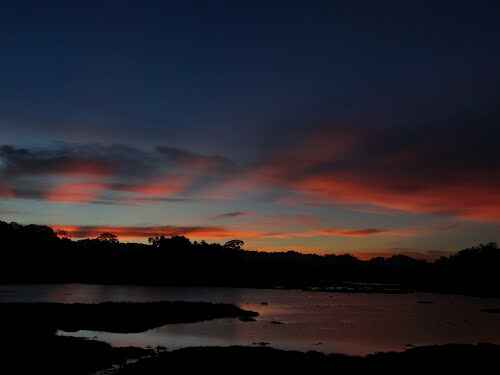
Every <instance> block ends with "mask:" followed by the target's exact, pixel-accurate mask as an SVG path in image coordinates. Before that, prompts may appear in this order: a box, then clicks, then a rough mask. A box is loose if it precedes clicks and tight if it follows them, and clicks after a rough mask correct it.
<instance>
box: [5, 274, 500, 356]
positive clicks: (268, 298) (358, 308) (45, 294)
mask: <svg viewBox="0 0 500 375" xmlns="http://www.w3.org/2000/svg"><path fill="white" fill-rule="evenodd" d="M160 300H184V301H209V302H225V303H233V304H236V305H239V306H241V307H243V308H245V309H250V310H254V311H258V312H259V313H260V314H261V315H260V317H259V319H258V320H257V321H256V322H240V321H238V320H234V319H221V320H216V321H210V322H201V323H191V324H176V325H167V326H164V327H160V328H157V329H153V330H150V331H147V332H143V333H139V334H126V335H124V334H109V333H96V332H85V331H80V332H78V335H81V336H84V337H94V336H97V337H98V338H99V339H102V340H104V341H108V342H110V343H112V344H114V345H119V346H129V345H135V346H153V347H155V346H158V345H161V346H165V347H167V348H171V349H174V348H180V347H185V346H199V345H252V344H256V343H263V342H269V343H270V344H271V345H272V346H274V347H279V348H285V349H298V350H320V351H325V352H333V351H335V352H342V353H349V354H365V353H369V352H374V351H386V350H403V349H405V348H406V347H407V346H408V345H427V344H444V343H450V342H463V343H474V342H494V343H500V316H498V315H497V314H487V313H484V312H481V309H484V308H498V307H500V300H499V299H479V298H472V297H464V296H447V295H425V294H407V295H381V294H331V293H318V292H316V293H315V292H302V291H286V290H255V289H231V288H171V287H139V286H137V287H136V286H133V287H129V286H100V285H76V284H71V285H45V286H26V285H25V286H2V287H0V301H3V302H6V301H53V302H64V303H73V302H85V303H89V302H104V301H135V302H146V301H160ZM423 301H425V303H423ZM130 319H133V317H130ZM279 323H282V324H279ZM71 335H74V334H73V333H72V334H71Z"/></svg>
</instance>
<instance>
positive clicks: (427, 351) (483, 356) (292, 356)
mask: <svg viewBox="0 0 500 375" xmlns="http://www.w3.org/2000/svg"><path fill="white" fill-rule="evenodd" d="M499 355H500V346H498V345H491V344H480V345H443V346H429V347H419V348H414V349H409V350H407V351H405V352H402V353H376V354H371V355H368V356H366V357H354V356H347V355H341V354H322V353H318V352H307V353H303V352H296V351H283V350H276V349H272V348H254V347H224V348H221V347H212V348H207V347H200V348H186V349H180V350H176V351H172V352H164V353H160V354H159V355H157V356H154V357H152V358H148V359H144V360H141V361H139V362H137V363H135V364H131V365H129V366H126V367H124V368H123V369H122V371H120V372H119V374H120V375H139V374H140V375H160V374H166V373H167V372H168V371H169V370H171V369H182V370H183V371H184V372H185V373H188V374H189V373H196V372H198V371H199V370H203V371H214V372H216V373H218V374H234V373H238V372H244V373H253V374H256V373H266V374H280V373H281V374H282V373H299V374H308V373H309V374H333V373H338V374H358V373H359V374H362V373H370V374H379V373H380V374H387V373H390V374H406V373H417V371H418V373H422V372H423V371H430V372H431V373H434V372H436V371H443V373H450V372H451V371H460V372H462V371H470V373H480V372H481V371H482V370H486V369H493V368H496V366H497V358H498V356H499Z"/></svg>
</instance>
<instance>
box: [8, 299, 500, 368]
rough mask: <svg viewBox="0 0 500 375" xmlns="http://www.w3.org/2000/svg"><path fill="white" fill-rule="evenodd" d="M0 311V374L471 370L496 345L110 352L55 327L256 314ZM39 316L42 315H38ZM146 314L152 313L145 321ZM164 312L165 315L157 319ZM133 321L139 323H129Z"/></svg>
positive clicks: (215, 309)
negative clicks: (362, 351) (350, 351)
mask: <svg viewBox="0 0 500 375" xmlns="http://www.w3.org/2000/svg"><path fill="white" fill-rule="evenodd" d="M0 308H1V311H2V322H1V327H0V332H1V337H2V345H1V352H0V353H1V355H0V369H1V371H2V373H16V374H17V373H19V374H52V375H59V374H61V375H62V374H65V375H66V374H73V375H83V374H96V373H102V372H101V371H105V370H108V369H110V368H114V372H113V373H115V374H118V375H135V374H141V375H155V374H165V373H168V372H171V371H174V370H175V371H179V370H181V371H182V372H183V373H193V372H195V371H197V372H198V371H203V372H207V371H208V372H216V373H220V374H226V373H227V374H229V373H231V374H233V373H235V372H239V371H243V372H245V373H246V372H247V371H259V372H266V373H269V372H271V371H273V372H274V371H279V373H283V371H292V372H295V373H296V372H297V371H299V372H301V373H302V372H303V373H306V372H307V373H310V372H311V371H312V372H313V373H326V372H329V373H331V372H332V371H333V372H335V371H349V372H351V373H357V372H358V371H371V372H373V371H375V373H377V371H384V373H388V372H389V373H393V372H394V373H404V372H408V371H411V372H413V371H425V370H427V371H436V370H443V371H447V372H449V371H455V370H457V371H458V370H461V371H464V370H467V371H474V372H477V371H478V370H479V369H480V368H490V369H493V368H495V367H493V366H494V365H496V362H497V358H499V356H500V346H499V345H492V344H479V345H444V346H430V347H417V348H412V349H408V350H406V351H405V352H401V353H376V354H371V355H368V356H365V357H358V356H348V355H341V354H323V353H319V352H298V351H284V350H277V349H273V348H270V347H268V343H265V342H260V343H255V346H248V347H236V346H235V347H193V348H185V349H180V350H174V351H166V350H164V349H160V348H158V349H156V350H153V349H141V348H132V347H128V348H114V347H112V346H110V345H108V344H106V343H103V342H98V341H95V340H88V339H82V338H74V337H67V336H57V335H56V330H57V329H63V328H66V329H71V330H79V329H99V330H107V331H111V332H135V331H137V330H139V329H146V327H152V326H156V325H157V324H163V323H165V322H167V323H178V322H186V321H198V320H206V319H213V318H216V317H237V316H240V315H241V314H243V316H245V315H255V314H254V313H251V312H245V311H243V310H240V309H238V308H237V307H235V306H231V305H215V304H205V303H187V302H182V303H177V302H173V303H165V302H161V303H145V304H122V303H110V304H107V303H104V304H97V305H81V304H75V305H65V304H45V303H43V304H35V303H25V304H23V303H14V304H2V305H0ZM140 310H143V311H140ZM157 311H159V312H158V313H157ZM46 314H48V315H49V317H46V316H42V315H46ZM87 314H88V315H89V316H87ZM100 314H102V316H100ZM150 314H153V315H152V318H150V317H149V315H150ZM164 314H165V315H166V317H165V318H160V317H159V316H160V315H164ZM65 315H67V316H65ZM186 316H187V317H186ZM113 319H115V320H116V321H112V320H113ZM160 319H161V321H162V322H161V323H160ZM137 320H145V322H144V323H135V322H134V321H137ZM121 324H123V326H120V325H121ZM139 327H142V328H139Z"/></svg>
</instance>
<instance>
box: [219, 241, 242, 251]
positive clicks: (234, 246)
mask: <svg viewBox="0 0 500 375" xmlns="http://www.w3.org/2000/svg"><path fill="white" fill-rule="evenodd" d="M243 245H245V242H243V241H242V240H231V241H227V242H226V243H225V244H224V248H226V249H231V250H241V248H242V247H243Z"/></svg>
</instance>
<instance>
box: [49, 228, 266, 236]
mask: <svg viewBox="0 0 500 375" xmlns="http://www.w3.org/2000/svg"><path fill="white" fill-rule="evenodd" d="M52 228H53V229H54V230H55V231H56V232H59V231H63V232H65V233H67V234H68V235H69V236H70V237H74V238H88V237H96V236H97V235H99V234H100V233H103V232H111V233H114V234H116V235H117V236H118V237H119V238H121V239H140V238H142V239H144V238H149V237H155V236H167V237H169V236H189V237H190V238H195V239H224V238H254V237H257V236H258V235H259V234H258V233H257V232H252V231H244V230H231V229H226V228H221V227H209V226H208V227H204V226H192V227H190V226H186V227H182V226H148V227H140V226H139V227H132V226H123V227H120V226H73V225H53V226H52Z"/></svg>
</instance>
